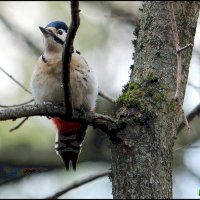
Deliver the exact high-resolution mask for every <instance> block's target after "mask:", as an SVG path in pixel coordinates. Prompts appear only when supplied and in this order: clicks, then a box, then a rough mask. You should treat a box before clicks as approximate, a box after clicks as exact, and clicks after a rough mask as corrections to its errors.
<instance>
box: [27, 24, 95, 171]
mask: <svg viewBox="0 0 200 200" xmlns="http://www.w3.org/2000/svg"><path fill="white" fill-rule="evenodd" d="M39 28H40V30H41V32H42V34H43V45H44V51H43V54H42V55H41V56H40V57H39V59H38V61H37V63H36V65H35V68H34V71H33V74H32V79H31V90H32V95H33V98H34V100H35V102H36V103H37V104H47V103H52V104H53V105H55V106H56V105H63V101H64V90H63V87H62V51H63V44H64V41H65V38H66V35H67V31H68V26H67V25H66V24H65V23H64V22H62V21H53V22H51V23H49V24H48V25H47V26H46V27H45V28H43V27H40V26H39ZM70 94H71V101H72V107H73V108H76V109H80V108H81V109H84V110H85V111H94V109H95V105H96V99H97V95H98V83H97V79H96V77H95V74H94V72H93V71H92V69H91V68H90V67H89V66H88V64H87V62H86V61H85V59H84V58H83V56H82V55H81V54H80V52H79V51H77V50H75V49H74V50H73V53H72V57H71V62H70ZM51 121H52V122H53V124H54V125H55V127H56V129H57V133H56V139H55V150H56V153H57V154H58V155H59V156H60V157H61V158H62V160H63V161H64V163H65V166H66V169H67V170H68V169H69V165H70V162H71V164H72V167H73V169H74V170H75V169H76V164H77V160H78V156H79V154H80V151H81V146H82V143H83V140H84V137H85V134H86V129H87V127H88V125H87V124H84V123H79V122H72V121H65V120H63V119H61V118H58V117H55V118H51Z"/></svg>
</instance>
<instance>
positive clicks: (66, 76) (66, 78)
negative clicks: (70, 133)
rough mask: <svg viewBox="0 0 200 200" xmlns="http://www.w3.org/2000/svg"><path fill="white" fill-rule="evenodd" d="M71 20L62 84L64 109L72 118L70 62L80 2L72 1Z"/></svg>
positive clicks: (64, 52) (64, 48) (78, 18)
mask: <svg viewBox="0 0 200 200" xmlns="http://www.w3.org/2000/svg"><path fill="white" fill-rule="evenodd" d="M71 18H72V22H71V24H70V27H69V30H68V33H67V37H66V40H65V43H64V47H63V54H62V63H63V68H62V83H63V89H64V107H65V114H66V117H70V116H72V110H73V108H72V102H71V95H70V61H71V54H72V52H73V41H74V38H75V35H76V32H77V30H78V27H79V24H80V17H79V2H78V1H71Z"/></svg>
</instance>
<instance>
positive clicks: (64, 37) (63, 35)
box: [56, 29, 67, 42]
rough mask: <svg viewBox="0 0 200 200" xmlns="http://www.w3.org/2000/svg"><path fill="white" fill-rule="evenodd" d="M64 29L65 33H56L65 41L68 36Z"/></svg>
mask: <svg viewBox="0 0 200 200" xmlns="http://www.w3.org/2000/svg"><path fill="white" fill-rule="evenodd" d="M62 31H63V34H62V35H60V34H58V33H57V34H56V35H57V36H58V37H59V38H60V39H61V40H62V41H63V42H64V41H65V39H66V36H67V33H66V32H65V30H63V29H62Z"/></svg>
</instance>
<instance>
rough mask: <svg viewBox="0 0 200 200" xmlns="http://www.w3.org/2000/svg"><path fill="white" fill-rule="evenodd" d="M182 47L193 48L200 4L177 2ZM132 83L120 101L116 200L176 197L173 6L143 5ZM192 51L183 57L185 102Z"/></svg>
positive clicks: (113, 162) (114, 166)
mask: <svg viewBox="0 0 200 200" xmlns="http://www.w3.org/2000/svg"><path fill="white" fill-rule="evenodd" d="M174 11H175V17H176V22H177V28H178V34H179V39H180V46H181V47H183V46H185V45H187V44H189V43H191V44H193V42H194V35H195V30H196V26H197V19H198V15H199V3H198V2H192V1H188V2H174ZM138 34H139V35H138V38H137V42H136V43H135V44H136V49H135V60H134V67H132V73H131V78H130V82H129V84H127V87H126V89H124V91H123V95H122V96H121V97H120V98H119V100H118V102H119V104H120V105H122V107H121V108H120V110H119V111H118V118H119V119H120V120H123V121H126V122H127V126H126V128H125V129H124V130H123V131H121V132H120V137H122V138H123V141H122V143H120V144H119V145H117V146H116V145H111V165H112V184H113V196H114V198H119V199H127V198H130V199H136V198H139V199H141V198H152V199H158V198H172V159H173V144H174V136H175V135H176V128H177V126H178V123H179V122H180V116H181V111H180V107H179V106H178V105H177V103H176V102H175V100H174V95H175V91H176V81H177V80H176V76H177V59H176V49H175V44H174V40H173V35H172V31H171V23H170V18H169V10H168V2H167V1H160V2H159V1H157V2H155V1H154V2H153V1H151V2H150V1H149V2H148V1H147V2H144V3H143V16H142V18H141V22H140V30H139V33H138ZM191 55H192V48H187V49H186V50H184V51H183V52H182V66H183V74H182V88H181V99H180V100H181V103H182V102H183V98H184V92H185V86H186V82H187V76H188V71H189V65H190V59H191Z"/></svg>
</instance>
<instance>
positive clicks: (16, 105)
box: [0, 99, 34, 108]
mask: <svg viewBox="0 0 200 200" xmlns="http://www.w3.org/2000/svg"><path fill="white" fill-rule="evenodd" d="M33 101H34V99H30V100H29V101H26V102H24V103H20V104H13V105H1V104H0V107H1V108H14V107H19V106H24V105H26V104H28V103H31V102H33Z"/></svg>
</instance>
